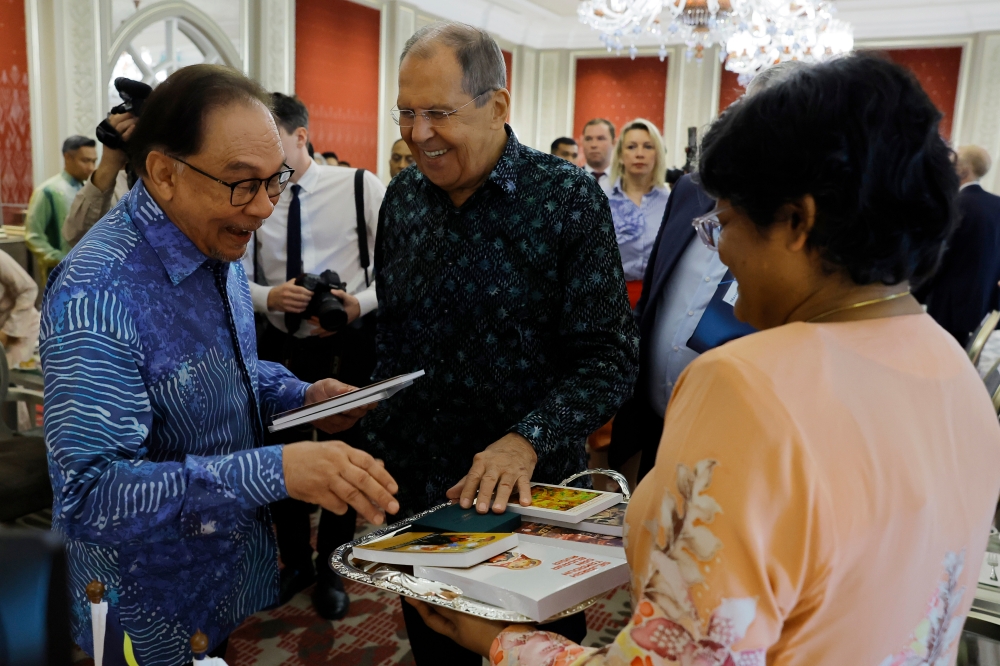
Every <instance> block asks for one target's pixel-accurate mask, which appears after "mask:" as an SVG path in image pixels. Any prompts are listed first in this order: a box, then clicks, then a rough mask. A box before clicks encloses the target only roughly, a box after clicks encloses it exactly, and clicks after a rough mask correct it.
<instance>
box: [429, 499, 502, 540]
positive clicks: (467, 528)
mask: <svg viewBox="0 0 1000 666" xmlns="http://www.w3.org/2000/svg"><path fill="white" fill-rule="evenodd" d="M520 526H521V516H519V515H518V514H516V513H513V512H511V511H504V512H503V513H500V514H497V513H493V512H492V511H490V512H489V513H477V512H476V510H475V509H474V508H469V509H463V508H462V506H461V505H460V504H457V503H456V504H450V505H448V506H446V507H444V508H442V509H438V510H437V511H435V512H434V513H429V514H427V515H426V516H424V517H423V518H421V519H420V520H418V521H416V522H415V523H413V526H412V527H411V528H410V529H412V530H418V531H419V530H431V531H434V532H490V533H494V534H496V533H502V532H513V531H515V530H516V529H517V528H519V527H520Z"/></svg>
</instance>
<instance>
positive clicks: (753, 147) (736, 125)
mask: <svg viewBox="0 0 1000 666" xmlns="http://www.w3.org/2000/svg"><path fill="white" fill-rule="evenodd" d="M940 120H941V112H940V111H938V110H937V109H936V108H935V107H934V104H933V103H932V102H931V100H930V98H929V97H928V96H927V93H925V92H924V90H923V88H921V87H920V84H919V83H918V82H917V80H916V78H915V77H914V76H913V74H911V73H910V72H909V71H907V70H906V69H904V68H903V67H900V66H899V65H896V64H893V63H891V62H889V61H888V60H887V59H885V58H883V57H879V56H875V55H856V56H851V57H845V58H839V59H837V60H833V61H831V62H827V63H824V64H821V65H815V66H813V67H805V68H802V69H801V70H800V71H798V72H795V73H794V74H793V75H792V76H791V77H790V78H788V79H787V80H785V81H783V82H781V83H779V84H777V85H775V86H773V87H768V88H766V89H764V90H761V91H760V92H758V93H756V94H755V95H750V96H747V97H745V98H743V99H742V100H740V101H739V102H737V103H735V104H733V105H732V106H730V107H729V108H728V109H727V110H726V111H725V112H724V113H723V114H722V116H720V117H719V119H718V120H717V121H716V122H715V124H713V125H712V127H711V129H710V130H709V131H708V133H707V134H706V135H705V138H704V140H703V142H702V146H701V161H700V169H699V172H700V173H699V178H700V180H701V183H702V184H703V186H704V187H705V189H706V190H707V191H708V192H709V193H710V194H711V195H712V196H714V197H716V198H719V199H727V200H729V201H730V202H732V204H733V205H734V206H736V207H738V208H740V209H741V210H743V211H745V212H746V214H747V215H748V216H749V217H750V219H751V220H753V222H754V224H756V225H757V227H758V228H760V229H762V230H763V229H766V228H767V227H769V226H770V225H771V224H773V223H774V220H775V214H776V213H777V211H778V209H779V208H780V207H781V206H782V205H784V204H786V203H790V202H793V201H796V200H798V199H799V198H801V197H803V196H805V195H807V194H811V195H812V196H813V198H814V199H815V201H816V222H815V225H814V227H813V228H812V230H811V231H810V233H809V239H808V243H809V246H810V247H812V248H815V249H816V250H817V251H818V252H819V254H820V256H821V257H822V259H823V260H824V263H825V265H826V268H827V269H828V270H831V271H837V270H841V271H844V272H846V273H847V274H848V275H849V276H850V278H851V280H853V281H854V282H855V283H856V284H861V285H864V284H872V283H876V282H881V283H883V284H887V285H892V284H897V283H899V282H902V281H904V280H912V281H913V282H914V283H915V284H919V283H920V282H921V281H922V280H924V279H926V278H927V277H929V276H930V275H932V274H933V272H934V270H936V268H937V265H938V263H939V261H940V257H941V253H942V251H943V248H944V244H945V243H946V241H947V239H948V237H949V236H950V235H951V233H952V231H953V230H954V228H955V225H956V220H957V215H956V199H957V196H958V176H957V175H956V174H955V170H954V168H953V167H952V163H951V151H950V149H949V148H948V146H947V145H946V144H945V142H944V140H943V139H942V138H941V135H940V134H939V133H938V124H939V122H940Z"/></svg>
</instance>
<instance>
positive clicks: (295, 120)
mask: <svg viewBox="0 0 1000 666" xmlns="http://www.w3.org/2000/svg"><path fill="white" fill-rule="evenodd" d="M271 113H273V114H274V119H275V120H276V121H277V123H278V124H279V125H281V127H282V129H284V130H285V131H286V132H288V133H289V134H291V133H292V132H294V131H295V130H297V129H298V128H300V127H305V128H306V129H309V109H307V108H306V105H305V104H303V103H302V100H301V99H299V98H298V97H296V96H294V95H285V94H284V93H280V92H276V93H271Z"/></svg>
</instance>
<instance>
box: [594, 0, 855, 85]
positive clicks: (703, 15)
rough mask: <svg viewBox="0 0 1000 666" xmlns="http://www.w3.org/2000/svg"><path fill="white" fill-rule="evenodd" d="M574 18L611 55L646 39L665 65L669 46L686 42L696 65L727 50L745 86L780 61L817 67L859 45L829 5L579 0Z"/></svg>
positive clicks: (815, 0) (814, 0)
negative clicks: (652, 40) (655, 41)
mask: <svg viewBox="0 0 1000 666" xmlns="http://www.w3.org/2000/svg"><path fill="white" fill-rule="evenodd" d="M577 13H578V16H579V17H580V20H581V21H582V22H583V23H585V24H586V25H588V26H590V27H591V28H593V29H595V30H597V31H598V32H600V37H601V41H602V42H603V43H604V44H605V46H607V49H608V51H612V50H614V51H617V52H618V53H619V54H620V53H621V51H622V49H623V48H624V47H625V44H626V43H627V44H628V47H629V55H630V56H631V57H632V58H633V59H634V58H635V57H636V55H637V54H638V49H637V48H636V45H635V42H636V40H637V39H638V38H639V37H640V36H642V35H644V34H650V35H654V36H656V37H658V38H659V41H660V51H659V54H660V60H663V59H664V58H666V55H667V47H666V43H667V42H668V41H670V42H681V43H683V44H685V45H686V46H687V57H688V58H696V59H698V60H699V61H700V60H701V59H702V57H703V55H704V51H705V49H706V48H707V47H710V46H712V45H714V44H719V45H722V46H724V49H723V51H722V53H720V58H722V59H723V60H724V61H726V69H729V70H730V71H733V72H736V73H737V74H739V75H740V80H741V82H745V81H746V80H749V79H750V78H752V77H753V75H754V74H755V73H756V72H758V71H760V69H762V68H764V67H769V66H770V65H773V64H775V63H777V62H781V61H783V60H803V61H805V62H819V61H822V60H825V59H827V58H830V57H833V56H837V55H841V54H843V53H848V52H850V51H851V49H853V47H854V35H853V32H852V30H851V27H850V25H848V24H847V23H844V22H843V21H839V20H837V19H836V18H834V16H833V15H834V9H833V6H832V4H831V2H829V0H581V2H580V5H579V7H578V8H577ZM664 14H665V15H666V16H665V17H664V16H663V15H664ZM661 17H662V18H661ZM663 18H666V19H667V20H668V23H667V25H666V27H663V25H662V19H663Z"/></svg>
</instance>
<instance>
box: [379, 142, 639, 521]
mask: <svg viewBox="0 0 1000 666" xmlns="http://www.w3.org/2000/svg"><path fill="white" fill-rule="evenodd" d="M507 134H508V137H509V138H508V140H507V146H506V148H505V150H504V153H503V155H502V156H501V158H500V160H499V162H497V164H496V166H495V167H494V169H493V171H492V173H491V174H490V176H489V178H488V179H487V181H486V182H485V183H484V184H483V185H482V186H481V187H480V188H479V190H477V191H476V192H475V194H473V195H472V197H471V198H469V200H468V201H466V202H465V203H464V204H463V205H462V207H461V208H455V206H454V204H452V202H451V199H450V198H449V197H448V195H447V193H446V192H444V191H443V190H442V189H441V188H439V187H437V186H436V185H434V184H433V183H431V182H430V181H429V180H428V179H426V178H425V177H424V176H423V174H421V172H420V171H419V170H418V169H417V168H416V166H412V167H410V168H408V169H406V170H404V171H403V172H402V173H400V174H399V175H398V176H397V177H396V178H395V179H394V180H393V181H392V183H391V184H390V185H389V189H388V191H387V192H386V196H385V200H384V202H383V204H382V205H383V210H382V213H383V214H382V221H381V223H380V225H379V231H378V234H377V239H378V240H377V242H376V248H375V272H376V274H377V275H378V283H377V284H378V287H377V291H378V306H379V307H378V333H377V349H378V364H377V365H376V368H375V378H376V379H384V378H386V377H391V376H393V375H397V374H400V373H404V372H411V371H416V370H425V371H426V373H427V374H426V376H425V377H422V378H421V379H418V380H417V381H416V382H415V383H414V385H413V386H412V387H410V388H408V389H406V390H405V391H401V392H399V393H397V394H396V395H395V396H393V397H392V398H391V399H390V400H387V401H385V402H383V403H382V404H381V405H380V406H379V407H378V408H377V409H375V410H374V411H372V412H371V413H369V414H368V415H367V416H366V417H365V419H363V420H362V422H361V427H362V429H363V431H364V434H365V438H366V441H367V448H368V450H369V451H370V452H371V453H373V454H374V455H376V456H378V457H380V458H382V459H383V460H385V462H386V467H387V468H388V470H389V472H390V473H392V474H393V476H394V477H395V478H396V479H397V481H399V482H400V500H401V502H402V505H403V506H404V507H407V508H410V509H413V510H418V509H421V508H423V507H425V506H428V505H431V504H433V503H435V502H437V501H439V500H441V499H443V497H444V493H445V491H446V490H447V489H448V488H449V487H451V486H452V485H454V484H455V483H456V482H457V481H458V480H459V479H461V478H462V477H463V476H464V475H465V474H466V473H467V472H468V471H469V468H470V467H471V465H472V458H473V456H474V455H475V454H476V453H478V452H480V451H482V450H483V449H485V448H486V447H487V446H489V445H490V444H492V443H493V442H495V441H496V440H498V439H500V438H501V437H503V436H504V435H505V434H507V433H511V432H514V433H518V434H520V435H522V436H523V437H525V438H526V439H527V440H528V441H529V442H531V444H532V446H534V448H535V451H536V452H537V454H538V464H537V466H536V468H535V474H534V477H533V478H534V479H535V480H537V481H543V482H558V481H560V480H562V479H563V478H564V477H566V476H568V475H570V474H572V473H574V472H577V471H580V470H582V469H584V468H585V467H586V453H585V443H586V438H587V435H589V434H590V433H591V432H593V431H594V430H596V429H597V428H599V427H600V426H601V425H602V424H604V423H605V422H606V421H608V420H609V419H610V418H611V417H612V416H614V414H615V412H616V411H617V410H618V407H619V406H620V405H621V404H622V402H624V401H625V400H626V399H627V398H628V397H629V396H630V395H631V393H632V389H633V385H634V384H635V379H636V374H637V371H638V331H637V329H636V326H635V323H634V322H633V319H632V313H631V311H630V310H629V303H628V297H627V295H626V292H625V280H624V276H623V274H622V266H621V258H620V256H619V254H618V246H617V244H616V241H615V231H614V225H613V223H612V220H611V212H610V210H609V208H608V199H607V197H606V196H605V194H604V192H603V191H601V188H600V187H599V186H598V185H597V182H596V181H595V180H594V179H593V178H592V177H591V176H590V175H589V174H587V173H586V172H584V171H583V170H582V169H579V168H577V167H576V166H574V165H572V164H570V163H569V162H566V161H565V160H562V159H560V158H557V157H553V156H551V155H547V154H545V153H541V152H539V151H537V150H533V149H531V148H528V147H527V146H522V145H521V144H520V143H519V142H518V140H517V138H516V137H515V136H514V134H513V132H512V131H511V130H510V128H509V127H508V128H507Z"/></svg>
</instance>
